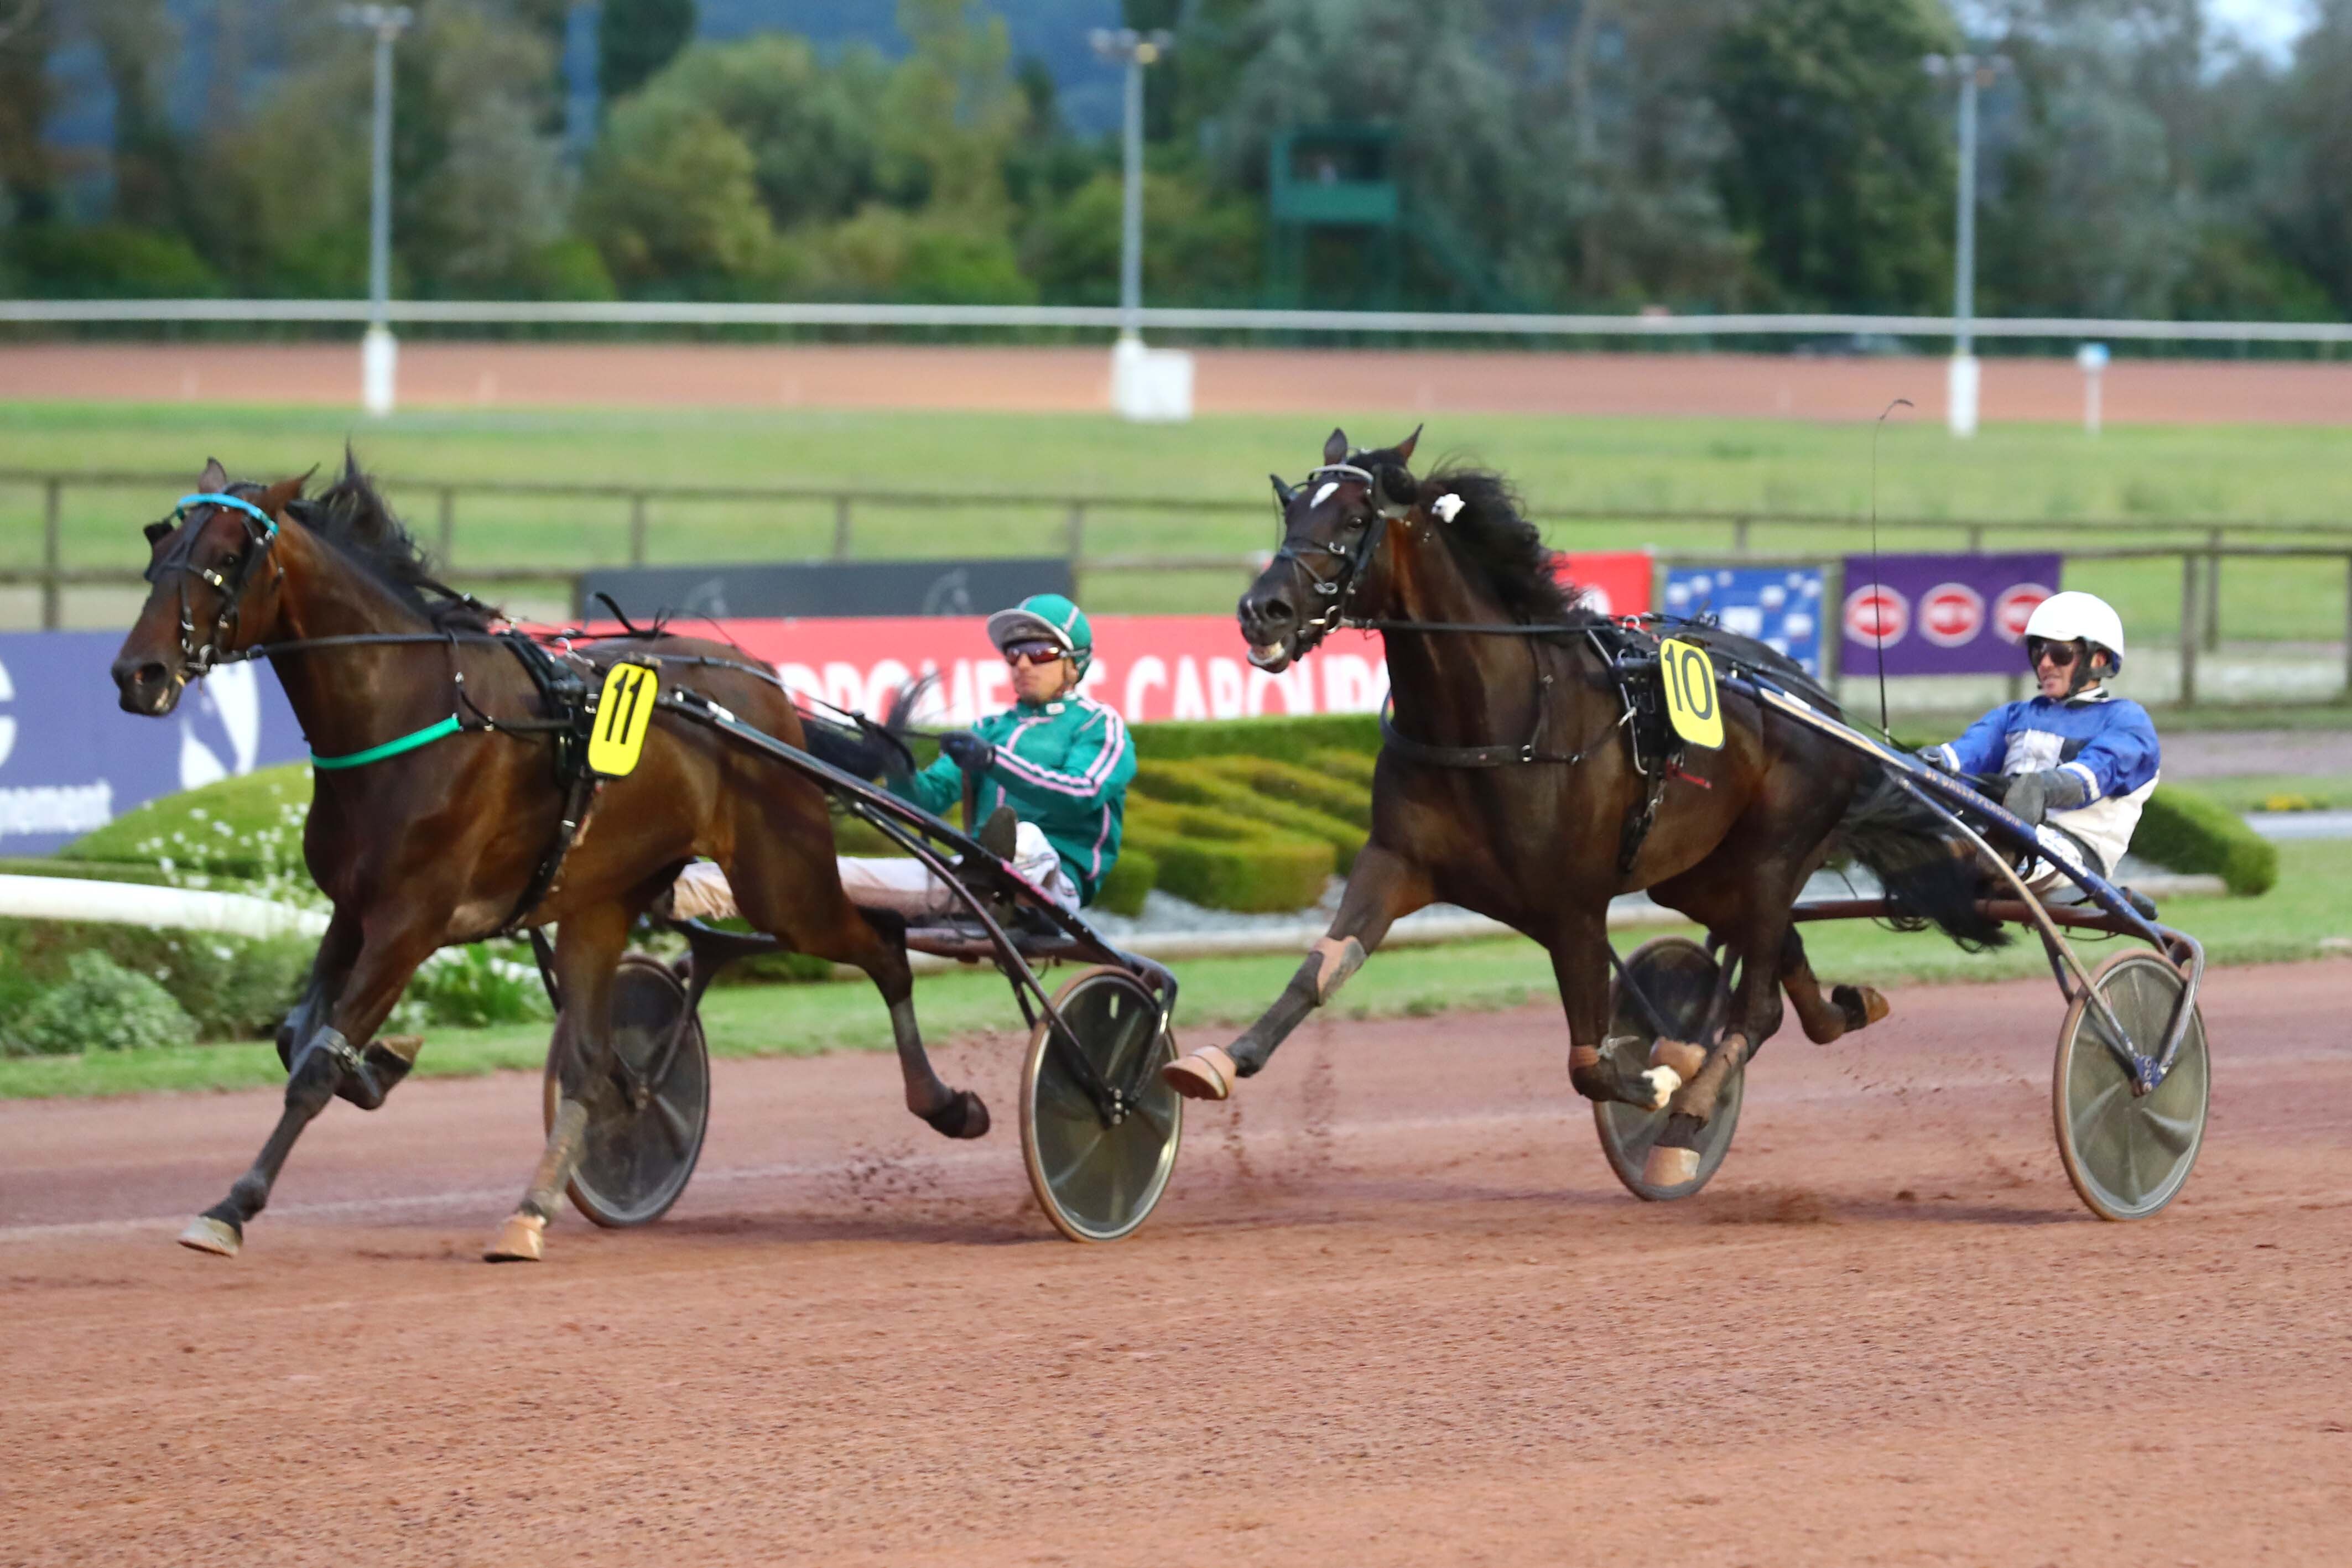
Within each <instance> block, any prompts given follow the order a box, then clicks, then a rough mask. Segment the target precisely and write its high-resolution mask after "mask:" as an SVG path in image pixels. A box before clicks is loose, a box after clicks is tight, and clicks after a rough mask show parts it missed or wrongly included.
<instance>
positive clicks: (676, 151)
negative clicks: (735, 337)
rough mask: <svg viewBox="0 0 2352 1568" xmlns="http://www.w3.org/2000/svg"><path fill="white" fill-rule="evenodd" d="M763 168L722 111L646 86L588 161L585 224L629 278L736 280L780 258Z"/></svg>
mask: <svg viewBox="0 0 2352 1568" xmlns="http://www.w3.org/2000/svg"><path fill="white" fill-rule="evenodd" d="M758 169H759V159H758V157H757V156H756V155H755V154H754V153H753V152H752V151H751V147H750V146H749V145H747V144H746V143H745V141H743V138H742V137H741V136H740V135H738V134H737V133H736V132H735V131H732V130H730V128H729V127H728V126H727V124H726V122H725V121H723V120H720V119H719V116H718V115H716V114H714V113H712V112H711V111H709V110H705V109H699V108H696V107H694V106H692V105H689V104H687V103H684V102H681V101H679V100H678V99H675V98H673V97H671V96H669V95H667V94H658V93H645V94H640V95H638V96H637V97H635V98H633V99H626V100H625V101H624V102H622V103H621V104H620V106H619V107H618V108H616V109H615V110H614V111H613V114H612V116H611V118H610V119H609V120H608V121H607V122H606V125H605V129H604V137H603V139H602V140H601V141H598V143H597V145H596V150H595V153H594V155H593V157H592V158H591V160H590V161H589V165H588V170H587V176H586V180H585V183H583V186H582V189H581V193H580V202H579V207H578V216H577V222H578V226H579V230H580V232H581V234H582V235H583V236H585V237H586V238H587V239H588V240H589V241H590V242H591V243H593V245H594V246H596V248H597V250H598V252H599V253H601V254H602V256H604V264H605V266H606V267H609V268H611V270H612V273H613V276H614V277H615V278H616V279H618V280H619V281H620V282H621V283H622V284H623V285H624V286H625V287H635V288H645V287H655V286H662V285H666V284H685V285H688V286H692V285H694V284H697V283H699V284H702V285H704V286H706V287H716V288H718V289H719V290H721V291H732V290H735V289H738V288H740V287H741V286H742V285H744V284H746V283H749V282H751V281H754V280H757V279H760V278H762V277H766V276H768V275H769V274H770V273H771V272H772V269H773V267H774V266H775V263H776V246H775V232H774V230H773V228H772V226H771V225H770V224H769V221H768V214H767V209H766V208H765V207H764V206H762V205H761V202H760V189H759V183H758V181H757V178H756V175H757V172H758Z"/></svg>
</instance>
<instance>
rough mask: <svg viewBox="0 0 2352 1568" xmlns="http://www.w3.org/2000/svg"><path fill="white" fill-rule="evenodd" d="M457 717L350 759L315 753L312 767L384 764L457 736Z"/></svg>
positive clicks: (355, 766)
mask: <svg viewBox="0 0 2352 1568" xmlns="http://www.w3.org/2000/svg"><path fill="white" fill-rule="evenodd" d="M457 730H458V724H457V715H456V714H454V713H453V714H451V715H450V716H448V717H447V718H445V719H443V720H442V721H441V722H440V723H439V724H428V725H426V726H425V727H424V728H423V729H418V730H412V731H410V732H409V733H408V734H406V735H404V736H402V737H400V738H399V739H397V740H387V741H385V742H384V743H383V745H382V746H371V747H368V748H367V749H366V750H365V751H354V752H352V754H351V755H350V756H348V757H321V756H320V755H319V754H318V753H317V752H315V751H314V752H312V753H310V766H311V767H313V768H329V769H331V768H363V767H365V766H366V765H367V764H369V763H371V762H382V761H383V759H384V758H387V757H397V756H399V755H400V754H401V753H402V752H404V751H414V750H415V749H416V748H417V747H420V746H430V745H432V744H433V743H434V742H435V741H436V740H438V739H440V738H441V737H443V736H445V735H455V734H457Z"/></svg>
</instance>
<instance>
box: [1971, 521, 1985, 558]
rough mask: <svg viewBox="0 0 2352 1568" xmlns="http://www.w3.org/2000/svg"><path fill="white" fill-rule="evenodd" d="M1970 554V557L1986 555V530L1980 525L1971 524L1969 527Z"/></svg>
mask: <svg viewBox="0 0 2352 1568" xmlns="http://www.w3.org/2000/svg"><path fill="white" fill-rule="evenodd" d="M1969 554H1970V555H1982V554H1984V528H1983V527H1982V526H1981V525H1979V524H1976V523H1971V524H1969Z"/></svg>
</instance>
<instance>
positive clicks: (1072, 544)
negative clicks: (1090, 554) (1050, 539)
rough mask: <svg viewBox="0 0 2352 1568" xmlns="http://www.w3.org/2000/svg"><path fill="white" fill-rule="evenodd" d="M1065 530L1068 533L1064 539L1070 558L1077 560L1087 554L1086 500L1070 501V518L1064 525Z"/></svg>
mask: <svg viewBox="0 0 2352 1568" xmlns="http://www.w3.org/2000/svg"><path fill="white" fill-rule="evenodd" d="M1064 531H1065V533H1066V538H1065V540H1064V545H1065V548H1066V550H1067V551H1068V554H1069V557H1070V559H1072V560H1076V559H1078V557H1080V556H1082V555H1084V554H1086V553H1087V504H1086V503H1085V502H1084V501H1072V502H1071V503H1070V520H1069V521H1068V522H1067V523H1066V524H1065V525H1064Z"/></svg>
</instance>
